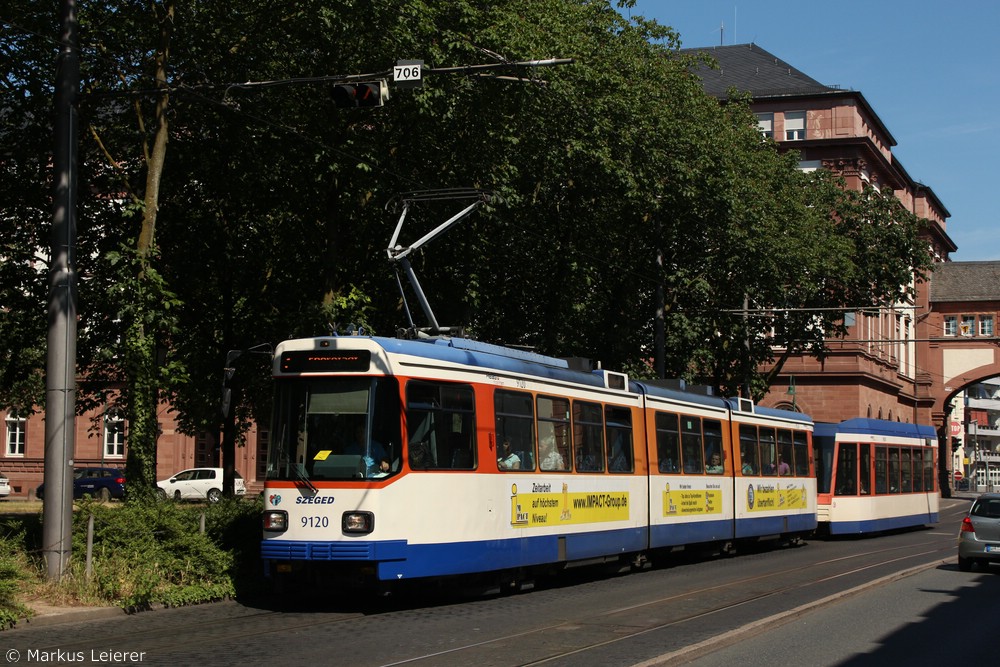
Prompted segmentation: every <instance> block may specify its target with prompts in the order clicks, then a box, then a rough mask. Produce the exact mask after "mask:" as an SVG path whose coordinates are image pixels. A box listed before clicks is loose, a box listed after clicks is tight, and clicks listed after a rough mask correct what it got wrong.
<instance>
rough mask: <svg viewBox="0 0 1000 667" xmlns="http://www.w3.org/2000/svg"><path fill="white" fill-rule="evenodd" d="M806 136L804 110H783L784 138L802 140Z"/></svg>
mask: <svg viewBox="0 0 1000 667" xmlns="http://www.w3.org/2000/svg"><path fill="white" fill-rule="evenodd" d="M805 138H806V112H805V111H786V112H785V139H786V140H787V141H802V140H803V139H805Z"/></svg>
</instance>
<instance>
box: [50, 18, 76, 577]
mask: <svg viewBox="0 0 1000 667" xmlns="http://www.w3.org/2000/svg"><path fill="white" fill-rule="evenodd" d="M59 18H60V26H61V28H60V40H59V41H60V49H59V55H58V57H57V59H56V79H55V112H56V113H55V147H54V152H53V156H52V162H53V171H54V178H53V181H54V187H53V200H54V201H53V214H52V258H51V266H50V269H49V309H48V356H47V358H46V378H45V476H44V480H45V489H46V493H45V505H44V508H43V510H42V555H43V557H44V558H45V563H46V571H47V576H48V578H49V579H50V580H55V581H58V580H59V579H61V578H62V575H63V574H64V573H65V572H66V570H67V568H68V566H69V559H70V555H71V552H72V546H73V540H72V530H73V494H72V486H71V485H72V476H71V474H70V472H71V469H72V466H73V451H74V448H75V443H76V419H75V415H76V410H75V407H76V275H75V269H76V267H75V261H74V260H75V257H74V255H75V250H76V147H77V136H76V109H75V108H74V104H75V103H76V96H77V92H78V90H79V87H80V58H79V51H78V48H77V44H78V35H77V22H76V2H75V0H62V4H61V6H60V12H59Z"/></svg>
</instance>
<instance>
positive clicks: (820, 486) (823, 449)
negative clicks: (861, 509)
mask: <svg viewBox="0 0 1000 667" xmlns="http://www.w3.org/2000/svg"><path fill="white" fill-rule="evenodd" d="M813 447H814V448H815V450H814V451H815V452H816V455H815V456H816V491H817V492H818V493H830V489H831V488H833V486H832V484H831V482H832V480H831V477H832V476H833V453H834V448H835V447H836V444H834V441H833V438H832V437H825V438H824V437H819V438H816V439H815V440H813Z"/></svg>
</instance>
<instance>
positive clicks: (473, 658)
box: [382, 541, 952, 667]
mask: <svg viewBox="0 0 1000 667" xmlns="http://www.w3.org/2000/svg"><path fill="white" fill-rule="evenodd" d="M926 544H927V545H928V546H933V545H935V544H937V545H938V546H937V547H936V548H931V549H926V550H924V551H919V552H912V551H911V552H909V553H908V554H906V555H903V556H898V557H893V558H887V559H881V560H879V561H877V562H874V563H868V564H865V565H862V566H860V567H854V568H851V569H849V570H845V571H843V572H837V573H835V574H832V575H829V576H826V577H820V578H808V577H807V578H806V579H807V580H797V581H796V582H794V583H790V584H784V585H778V586H776V587H773V588H770V589H769V590H767V591H765V592H760V593H751V594H746V595H743V596H740V597H737V598H733V599H729V600H727V601H726V602H725V603H722V604H717V605H714V606H709V607H706V608H700V609H698V610H697V611H694V612H690V613H684V614H681V615H679V616H677V617H675V618H672V619H670V620H669V621H667V622H663V623H657V624H653V625H649V626H646V627H641V628H639V629H636V630H633V631H628V632H625V633H622V634H619V635H618V636H615V637H611V638H608V639H604V640H600V641H594V642H591V643H588V644H586V645H583V646H577V647H574V648H572V649H568V650H563V651H559V652H557V653H553V654H551V655H545V656H539V657H537V658H535V659H532V660H530V661H526V662H518V663H514V664H517V665H519V666H521V667H534V666H537V665H553V664H561V663H565V664H575V665H579V664H602V661H603V658H599V659H598V660H596V661H594V662H593V663H591V662H586V663H581V662H580V660H581V656H584V655H587V654H588V653H593V652H595V651H600V650H605V649H610V648H612V647H614V646H615V645H616V644H622V643H625V642H630V641H634V640H635V639H637V638H639V637H642V636H644V635H652V634H654V633H658V632H665V631H669V630H670V629H673V628H678V627H682V626H685V625H687V624H691V623H694V622H697V621H706V620H708V619H711V618H712V617H713V616H716V615H719V614H722V613H725V612H728V611H732V610H735V609H737V608H740V607H745V606H747V605H751V604H754V603H758V602H762V601H765V600H767V599H769V598H775V597H778V596H782V595H785V594H787V593H790V592H793V591H801V590H803V589H807V588H809V587H815V586H819V585H821V584H825V583H828V582H831V581H834V580H837V579H841V578H843V577H847V576H851V575H856V574H859V573H863V572H866V571H870V570H873V569H875V568H879V567H886V566H887V565H891V564H894V563H904V562H905V561H912V560H914V559H924V557H930V559H929V560H928V561H927V562H925V563H922V564H919V565H916V566H913V567H909V568H905V569H903V570H900V571H897V572H893V573H891V574H887V575H884V576H882V577H878V578H876V579H874V580H872V581H869V582H866V583H864V584H861V585H859V586H855V587H853V588H850V589H848V590H846V591H842V592H839V593H836V594H833V595H829V596H825V597H821V598H820V599H818V600H816V601H814V602H811V603H807V604H805V605H803V606H800V607H796V608H793V609H790V610H785V611H784V612H781V613H780V614H777V615H772V616H769V617H768V618H767V619H766V620H765V621H764V622H766V623H768V624H770V625H772V626H773V625H776V624H777V623H779V622H784V621H787V620H790V618H791V617H793V616H795V615H797V614H800V613H804V612H805V611H806V610H809V609H813V608H816V607H818V606H820V605H822V604H827V603H830V602H833V601H835V600H836V599H842V598H844V597H846V596H848V595H853V594H856V593H858V592H860V591H861V590H865V589H868V588H871V587H872V586H877V585H882V584H884V583H887V582H889V581H893V580H896V579H898V578H900V577H903V576H908V575H909V574H913V573H916V572H919V571H922V570H923V569H926V568H927V567H933V566H935V565H937V564H938V563H939V562H940V559H935V558H933V556H935V555H940V556H942V558H943V557H944V555H945V553H946V552H947V553H949V554H950V552H951V551H952V548H951V545H950V544H949V546H948V547H947V548H945V547H943V546H940V542H935V541H927V542H926ZM911 546H912V545H911ZM901 549H904V547H890V548H883V549H876V550H874V551H867V552H864V553H860V554H853V555H850V556H845V557H838V558H833V559H828V560H825V561H818V562H817V563H815V565H814V569H820V568H824V567H828V566H830V565H831V564H836V563H845V562H848V561H851V560H857V559H859V558H865V557H871V556H873V555H876V554H890V553H892V552H897V551H899V550H901ZM785 575H787V573H785V572H773V573H769V574H766V575H762V576H754V577H745V578H742V579H737V580H732V581H727V582H726V583H724V584H719V585H717V586H705V587H702V588H699V589H689V590H684V591H682V592H679V593H677V594H674V595H669V596H663V597H659V598H657V599H654V600H648V601H644V602H642V603H640V604H636V605H629V606H627V607H619V608H615V609H609V610H607V611H605V612H604V613H603V614H601V615H599V616H593V617H591V618H589V619H587V620H586V621H585V623H586V625H588V626H595V627H596V626H605V625H609V624H610V621H612V620H614V619H616V618H618V617H620V616H621V615H623V614H626V615H629V616H630V618H632V617H633V616H634V615H635V614H636V613H642V612H643V611H645V610H649V609H651V608H658V607H661V606H663V605H669V604H671V603H674V602H677V601H683V600H689V599H691V598H697V597H700V596H704V595H706V594H709V593H712V592H713V591H718V590H721V589H732V588H739V587H742V586H747V585H759V584H762V583H767V582H769V581H774V580H776V579H778V578H780V577H782V576H785ZM633 623H634V621H629V622H624V623H623V622H617V623H614V625H615V626H616V627H628V626H629V625H632V624H633ZM580 625H581V621H580V620H579V619H576V620H572V621H566V622H563V623H556V624H550V625H546V626H543V627H538V628H536V629H534V630H531V631H528V632H519V633H516V634H511V635H506V636H501V637H496V638H493V639H491V640H489V641H484V642H476V643H475V644H470V645H467V646H461V647H454V648H452V649H450V650H448V651H445V652H435V653H433V654H428V655H424V656H411V657H409V658H406V659H404V660H398V661H394V662H390V663H385V664H384V665H383V666H382V667H399V666H402V665H422V664H428V665H430V664H433V665H443V664H447V665H451V664H454V665H461V664H495V663H492V662H489V661H486V662H485V663H484V661H483V660H482V659H481V658H482V656H481V655H479V652H480V651H482V650H484V649H486V650H490V651H493V650H494V647H495V648H496V649H501V648H502V647H503V646H505V645H507V644H509V643H511V642H514V641H517V642H520V643H522V644H523V643H525V642H530V641H531V637H532V636H539V637H541V636H545V635H547V634H549V633H552V632H557V631H559V630H560V629H563V628H572V627H577V626H580ZM759 625H760V622H758V623H754V624H750V625H749V626H748V627H747V628H746V629H741V628H736V629H734V630H732V631H730V632H727V633H724V634H723V635H721V636H717V637H713V638H711V639H709V640H706V641H705V642H698V643H697V644H694V645H692V646H688V647H684V648H681V649H678V650H676V651H670V652H667V653H665V654H664V655H662V656H658V657H657V658H654V659H651V660H649V661H644V662H642V663H639V664H641V665H643V666H644V667H651V666H652V665H668V664H674V662H675V661H677V660H678V659H680V658H682V657H690V655H691V652H692V651H693V650H702V651H703V650H707V649H708V647H709V646H712V645H719V646H721V645H727V644H728V643H732V642H733V641H736V638H737V637H738V636H739V635H740V634H741V633H742V632H747V631H752V630H753V629H755V628H757V627H759ZM470 652H471V653H474V655H470ZM446 658H447V659H448V660H447V661H446V662H445V659H446Z"/></svg>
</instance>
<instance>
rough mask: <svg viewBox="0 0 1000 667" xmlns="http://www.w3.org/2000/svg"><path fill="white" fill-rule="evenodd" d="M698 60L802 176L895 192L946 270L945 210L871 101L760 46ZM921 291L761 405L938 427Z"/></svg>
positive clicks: (800, 365) (790, 370)
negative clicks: (903, 158)
mask: <svg viewBox="0 0 1000 667" xmlns="http://www.w3.org/2000/svg"><path fill="white" fill-rule="evenodd" d="M695 50H696V51H699V52H705V53H708V54H709V55H711V56H712V57H713V58H714V59H715V60H716V61H717V62H718V64H719V69H708V68H704V69H702V70H700V71H699V72H698V74H699V76H700V77H701V78H702V81H703V85H704V88H705V91H706V92H707V93H709V94H710V95H713V96H715V97H718V98H719V99H720V100H724V99H726V98H727V97H728V93H729V90H730V89H731V88H734V89H736V90H738V91H741V92H745V93H749V94H750V95H751V97H752V109H753V111H754V112H755V113H756V115H757V121H758V124H759V127H760V130H761V132H762V133H763V134H765V135H766V136H769V137H771V138H773V139H774V140H775V142H777V144H778V147H779V149H794V150H797V151H798V152H799V155H800V168H801V169H803V170H814V169H827V170H830V171H833V172H836V173H837V174H839V175H840V176H842V177H843V179H844V181H845V183H846V187H848V188H852V189H856V190H860V189H861V188H862V187H864V186H865V185H866V184H869V185H873V186H875V187H877V188H878V189H879V190H881V191H883V192H886V191H892V192H893V193H894V194H895V196H896V197H897V198H898V199H899V200H900V201H901V202H902V203H903V205H904V206H905V207H906V208H907V209H908V210H910V211H911V212H912V213H914V214H915V215H917V216H918V217H921V218H926V219H927V220H929V221H930V222H931V225H930V227H929V231H928V236H927V241H928V242H929V243H930V244H931V247H932V248H933V250H934V253H935V257H936V259H937V261H939V262H947V261H948V255H949V253H951V252H953V251H955V250H956V246H955V244H954V242H953V241H952V240H951V239H950V238H949V237H948V234H947V230H946V222H947V219H948V217H949V213H948V211H947V209H946V208H945V207H944V205H943V204H942V203H941V201H940V200H938V198H937V197H936V196H935V195H934V192H933V191H932V190H931V189H930V188H929V187H927V186H926V185H923V184H921V183H918V182H916V181H914V180H913V179H912V178H911V177H910V175H909V174H908V173H907V171H906V169H905V168H904V167H903V165H902V164H900V162H899V160H897V159H896V158H895V156H894V155H893V154H892V148H893V146H895V145H896V140H895V139H894V138H893V136H892V134H891V133H890V132H889V130H888V128H887V127H886V126H885V125H884V123H883V122H882V120H881V119H880V118H879V117H878V115H877V114H876V113H875V112H874V110H873V109H872V108H871V106H870V105H869V104H868V102H867V101H866V100H865V97H864V95H862V94H861V93H860V92H858V91H852V90H842V89H840V88H834V87H830V86H826V85H823V84H821V83H819V82H818V81H816V80H815V79H812V78H811V77H809V76H807V75H806V74H804V73H803V72H801V71H799V70H797V69H795V68H794V67H792V66H791V65H789V64H788V63H786V62H784V61H783V60H781V59H779V58H777V57H776V56H774V55H773V54H771V53H768V52H767V51H765V50H763V49H761V48H760V47H759V46H757V45H756V44H740V45H735V46H719V47H714V48H704V49H695ZM915 287H916V297H915V299H914V300H913V301H912V302H908V303H899V304H896V306H895V307H894V308H891V309H885V310H881V311H878V312H856V313H847V314H846V317H847V319H848V323H849V324H850V325H851V326H850V333H849V335H848V336H847V338H846V339H844V340H843V341H837V342H831V343H830V354H829V355H828V356H827V357H826V358H825V359H824V360H822V361H819V360H816V359H814V358H811V357H807V356H797V357H793V358H792V359H790V360H789V361H788V362H787V363H786V364H785V366H784V368H783V369H782V375H781V377H780V378H779V380H778V381H777V382H776V383H775V384H774V386H773V387H772V389H771V392H770V393H769V394H768V396H767V397H766V398H765V400H764V401H763V404H765V405H769V406H778V407H784V408H793V409H796V410H799V411H801V412H805V413H807V414H809V415H811V416H812V417H813V419H815V420H817V421H831V422H835V421H841V420H843V419H848V418H851V417H873V418H881V419H888V420H894V421H902V422H914V423H923V424H933V423H934V421H933V415H932V413H933V411H934V405H935V396H934V395H933V393H932V391H931V385H932V383H933V381H932V377H931V376H930V374H929V373H928V372H927V368H926V365H925V364H924V363H923V358H924V355H923V354H922V352H923V346H925V345H926V344H925V343H923V342H920V341H925V340H926V339H928V338H929V337H930V333H931V331H930V325H929V323H928V322H927V317H926V315H927V313H928V312H929V310H930V302H929V289H928V285H927V284H924V283H921V284H917V285H916V286H915Z"/></svg>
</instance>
